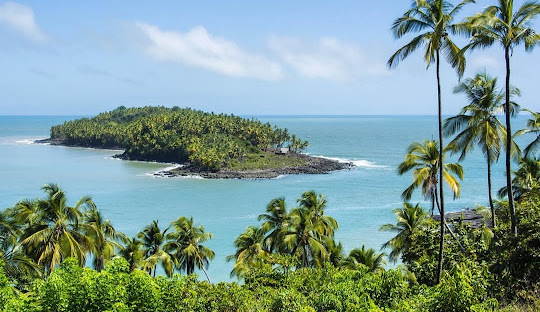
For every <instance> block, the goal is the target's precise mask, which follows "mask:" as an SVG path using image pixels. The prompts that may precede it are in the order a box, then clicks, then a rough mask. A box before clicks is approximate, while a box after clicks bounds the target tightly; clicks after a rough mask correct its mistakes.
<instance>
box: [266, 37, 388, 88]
mask: <svg viewBox="0 0 540 312" xmlns="http://www.w3.org/2000/svg"><path fill="white" fill-rule="evenodd" d="M269 44H270V48H271V49H272V50H273V51H274V52H275V53H276V54H277V55H278V56H279V57H280V58H281V59H283V61H285V62H286V63H288V64H289V65H291V66H292V67H293V68H294V69H295V70H296V71H298V72H299V73H300V74H301V75H302V76H305V77H308V78H322V79H328V80H333V81H338V82H348V81H355V80H358V79H360V78H362V77H365V76H383V75H389V71H388V69H387V68H386V64H385V62H384V61H382V60H378V59H377V58H376V57H372V56H368V55H367V53H365V52H364V50H363V49H362V48H361V47H360V46H357V45H353V44H347V43H343V42H341V41H339V40H338V39H335V38H331V37H325V38H321V39H320V40H319V41H318V42H317V43H316V44H307V43H305V42H302V41H300V40H297V39H295V38H289V37H277V36H274V37H272V38H270V43H269Z"/></svg>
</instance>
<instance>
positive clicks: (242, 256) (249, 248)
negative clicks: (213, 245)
mask: <svg viewBox="0 0 540 312" xmlns="http://www.w3.org/2000/svg"><path fill="white" fill-rule="evenodd" d="M265 233H266V231H264V230H263V229H262V228H259V227H255V226H249V227H248V228H247V229H246V230H245V231H244V232H243V233H242V234H240V235H239V236H238V237H237V238H236V239H235V240H234V246H235V247H236V252H235V254H234V255H230V256H227V261H232V260H234V261H235V263H234V268H233V270H232V271H231V276H238V277H243V276H244V275H245V274H246V273H247V272H249V271H250V270H251V269H254V268H261V267H263V266H265V265H267V264H268V262H267V261H265V260H267V257H268V256H269V254H270V253H269V252H268V251H267V250H266V248H265V247H264V245H265V240H266V239H265Z"/></svg>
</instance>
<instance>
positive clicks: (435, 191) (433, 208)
mask: <svg viewBox="0 0 540 312" xmlns="http://www.w3.org/2000/svg"><path fill="white" fill-rule="evenodd" d="M436 188H437V187H436V186H435V190H432V191H431V216H432V217H433V211H434V210H435V201H436V200H437V199H436V198H437V190H436ZM437 208H438V203H437Z"/></svg>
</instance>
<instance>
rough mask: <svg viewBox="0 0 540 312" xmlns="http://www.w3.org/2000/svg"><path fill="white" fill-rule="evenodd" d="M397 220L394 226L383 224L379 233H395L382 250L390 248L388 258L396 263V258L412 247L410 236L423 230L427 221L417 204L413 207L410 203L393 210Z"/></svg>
mask: <svg viewBox="0 0 540 312" xmlns="http://www.w3.org/2000/svg"><path fill="white" fill-rule="evenodd" d="M393 212H394V214H395V215H396V218H397V223H396V224H385V225H383V226H381V228H380V230H381V231H390V232H395V233H397V234H396V236H395V237H393V238H392V239H390V240H389V241H387V242H386V243H384V244H383V246H382V247H383V248H387V247H390V248H391V249H392V251H391V252H390V254H389V255H388V258H389V259H390V260H391V261H393V262H396V261H397V260H398V257H399V256H400V255H401V254H403V253H404V252H406V251H408V250H409V249H410V247H411V245H412V239H411V237H412V235H413V234H414V233H415V232H416V231H419V230H422V229H423V228H424V225H425V223H426V222H427V220H428V219H429V217H428V215H427V213H426V212H425V211H424V209H422V207H420V205H419V204H416V205H415V206H413V205H412V204H410V203H403V208H396V209H394V210H393Z"/></svg>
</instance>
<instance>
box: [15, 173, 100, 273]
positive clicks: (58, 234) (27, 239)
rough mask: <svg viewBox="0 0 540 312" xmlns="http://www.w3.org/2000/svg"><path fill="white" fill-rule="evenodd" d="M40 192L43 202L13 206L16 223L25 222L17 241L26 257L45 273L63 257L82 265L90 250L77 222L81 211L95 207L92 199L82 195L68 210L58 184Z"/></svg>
mask: <svg viewBox="0 0 540 312" xmlns="http://www.w3.org/2000/svg"><path fill="white" fill-rule="evenodd" d="M42 189H43V190H44V191H45V192H46V193H47V198H46V199H38V200H36V201H34V202H29V201H24V202H22V203H20V205H19V204H18V205H16V207H15V209H16V210H20V214H19V218H20V221H22V222H24V223H28V226H27V227H26V229H25V231H24V233H23V235H22V240H21V244H22V246H23V247H24V249H25V251H26V254H27V255H29V256H30V257H31V258H32V259H33V260H34V261H36V263H38V264H40V265H42V266H43V268H44V270H45V273H46V274H49V273H50V272H51V271H52V270H53V269H54V268H55V267H56V266H57V265H58V264H59V263H60V262H62V261H63V260H64V259H65V258H67V257H74V258H76V259H78V260H79V264H80V265H81V266H82V265H84V263H85V260H86V253H87V252H89V251H91V250H92V249H93V248H94V247H93V244H92V240H91V239H90V238H89V237H88V236H86V235H85V234H84V233H82V231H81V227H80V224H79V221H80V219H81V215H82V212H81V208H83V207H86V208H91V207H94V206H95V205H94V203H93V201H92V198H91V197H89V196H83V197H81V199H79V201H78V202H77V203H76V204H75V206H73V207H70V206H68V205H67V197H66V194H65V192H64V191H62V190H61V189H60V187H58V185H56V184H52V183H51V184H47V185H45V186H43V187H42ZM29 204H30V206H29Z"/></svg>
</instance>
